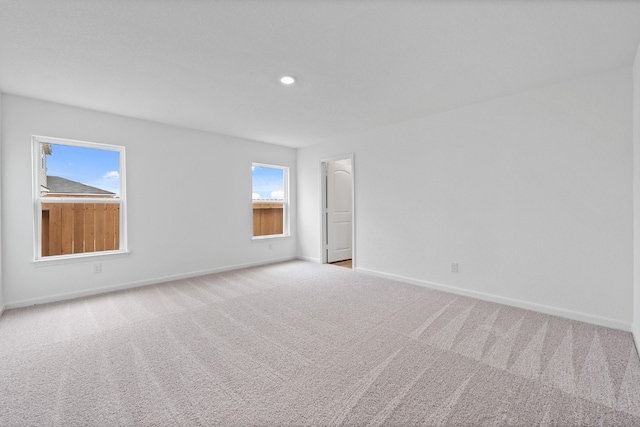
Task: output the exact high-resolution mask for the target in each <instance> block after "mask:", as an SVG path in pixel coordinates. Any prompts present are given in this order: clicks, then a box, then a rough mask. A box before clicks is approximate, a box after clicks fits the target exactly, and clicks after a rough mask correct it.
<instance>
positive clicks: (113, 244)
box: [33, 137, 127, 260]
mask: <svg viewBox="0 0 640 427" xmlns="http://www.w3.org/2000/svg"><path fill="white" fill-rule="evenodd" d="M33 159H34V163H33V165H34V168H33V170H34V178H33V182H34V184H33V191H34V203H35V221H34V223H35V233H34V235H35V244H34V247H35V259H36V260H44V259H57V258H73V257H80V256H87V255H96V254H107V253H118V252H126V249H127V248H126V241H127V239H126V224H125V218H126V215H125V185H124V183H125V178H124V175H125V173H124V172H125V171H124V164H125V162H124V147H120V146H115V145H106V144H97V143H91V142H81V141H69V140H64V139H57V138H47V137H33Z"/></svg>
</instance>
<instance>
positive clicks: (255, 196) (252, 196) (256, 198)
mask: <svg viewBox="0 0 640 427" xmlns="http://www.w3.org/2000/svg"><path fill="white" fill-rule="evenodd" d="M251 198H252V199H253V200H258V199H259V198H260V195H259V194H258V193H252V194H251Z"/></svg>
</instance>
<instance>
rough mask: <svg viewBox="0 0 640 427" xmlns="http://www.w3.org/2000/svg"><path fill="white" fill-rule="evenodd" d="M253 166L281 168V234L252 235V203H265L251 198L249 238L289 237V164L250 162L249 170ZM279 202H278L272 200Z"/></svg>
mask: <svg viewBox="0 0 640 427" xmlns="http://www.w3.org/2000/svg"><path fill="white" fill-rule="evenodd" d="M254 167H258V168H270V169H279V170H282V175H283V177H282V178H283V180H282V181H283V183H282V187H283V189H282V192H283V201H282V234H266V235H262V236H254V235H253V233H254V230H253V205H254V204H255V203H265V202H264V201H261V200H260V199H257V200H254V199H253V197H252V198H251V219H252V221H251V239H252V240H265V239H278V238H283V237H290V236H291V234H290V224H289V222H290V221H289V218H290V200H289V166H282V165H273V164H269V163H260V162H251V171H253V168H254ZM251 190H252V191H251V194H253V176H252V179H251ZM273 203H280V202H273Z"/></svg>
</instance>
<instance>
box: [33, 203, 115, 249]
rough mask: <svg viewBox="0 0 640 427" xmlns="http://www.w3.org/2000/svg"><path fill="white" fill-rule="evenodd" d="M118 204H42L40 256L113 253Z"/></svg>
mask: <svg viewBox="0 0 640 427" xmlns="http://www.w3.org/2000/svg"><path fill="white" fill-rule="evenodd" d="M119 247H120V205H119V204H118V203H43V204H42V256H53V255H66V254H79V253H84V252H100V251H110V250H117V249H118V248H119Z"/></svg>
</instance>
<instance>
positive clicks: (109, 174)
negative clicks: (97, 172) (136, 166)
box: [102, 171, 120, 179]
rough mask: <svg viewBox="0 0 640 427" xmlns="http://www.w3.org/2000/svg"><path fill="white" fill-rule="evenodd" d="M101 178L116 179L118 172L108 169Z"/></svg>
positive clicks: (118, 175) (118, 176)
mask: <svg viewBox="0 0 640 427" xmlns="http://www.w3.org/2000/svg"><path fill="white" fill-rule="evenodd" d="M102 178H103V179H118V178H120V174H119V173H118V171H109V172H107V173H105V174H104V175H102Z"/></svg>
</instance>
